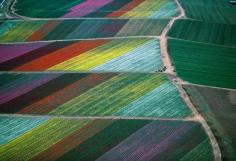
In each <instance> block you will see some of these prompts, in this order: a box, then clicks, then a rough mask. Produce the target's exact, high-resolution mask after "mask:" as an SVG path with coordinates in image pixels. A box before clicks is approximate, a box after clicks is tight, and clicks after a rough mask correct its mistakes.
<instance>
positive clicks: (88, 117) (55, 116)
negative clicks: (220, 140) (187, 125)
mask: <svg viewBox="0 0 236 161" xmlns="http://www.w3.org/2000/svg"><path fill="white" fill-rule="evenodd" d="M0 117H25V118H63V119H107V120H110V119H111V120H112V119H113V120H121V119H123V120H163V121H190V122H198V121H196V120H194V119H191V118H190V117H185V118H161V117H134V116H65V115H34V114H3V113H1V114H0Z"/></svg>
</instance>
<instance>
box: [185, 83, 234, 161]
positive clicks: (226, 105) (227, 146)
mask: <svg viewBox="0 0 236 161" xmlns="http://www.w3.org/2000/svg"><path fill="white" fill-rule="evenodd" d="M184 89H185V90H187V93H188V94H189V95H190V97H191V100H192V101H193V103H194V105H195V107H197V109H198V111H199V112H200V113H201V114H202V115H203V116H204V117H205V119H206V120H207V122H208V124H209V125H210V126H211V128H212V130H213V132H214V135H215V136H216V138H217V140H218V142H219V145H220V148H221V151H222V159H223V160H232V161H233V160H236V130H235V127H236V124H235V119H236V91H232V90H223V89H216V88H207V87H199V86H191V85H186V86H184Z"/></svg>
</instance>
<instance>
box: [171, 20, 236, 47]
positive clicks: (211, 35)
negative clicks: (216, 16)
mask: <svg viewBox="0 0 236 161" xmlns="http://www.w3.org/2000/svg"><path fill="white" fill-rule="evenodd" d="M168 35H169V36H170V37H174V38H178V39H185V40H191V41H199V42H204V43H210V44H219V45H226V46H235V47H236V36H235V35H236V25H227V24H218V23H206V22H202V21H194V20H187V19H180V20H178V21H176V22H175V24H174V25H173V27H172V28H171V30H170V31H169V33H168Z"/></svg>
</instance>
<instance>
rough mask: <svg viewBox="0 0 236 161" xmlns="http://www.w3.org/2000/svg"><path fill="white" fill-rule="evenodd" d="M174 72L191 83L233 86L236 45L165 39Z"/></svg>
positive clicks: (235, 77) (235, 84) (235, 78)
mask: <svg viewBox="0 0 236 161" xmlns="http://www.w3.org/2000/svg"><path fill="white" fill-rule="evenodd" d="M168 42H169V53H170V55H171V57H172V61H173V63H174V65H175V68H176V70H177V73H178V75H179V76H180V77H181V78H182V79H184V80H186V81H189V82H191V83H196V84H203V85H209V86H217V87H225V88H236V83H235V82H236V48H233V47H223V46H217V45H210V44H203V43H196V42H191V41H184V40H177V39H169V41H168Z"/></svg>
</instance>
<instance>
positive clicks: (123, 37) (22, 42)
mask: <svg viewBox="0 0 236 161" xmlns="http://www.w3.org/2000/svg"><path fill="white" fill-rule="evenodd" d="M137 38H150V39H151V38H153V39H158V40H159V39H160V36H117V37H102V38H78V39H64V40H63V39H59V40H39V41H18V42H0V45H2V44H30V43H38V42H64V41H65V42H66V41H80V40H112V39H114V40H115V39H137Z"/></svg>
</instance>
